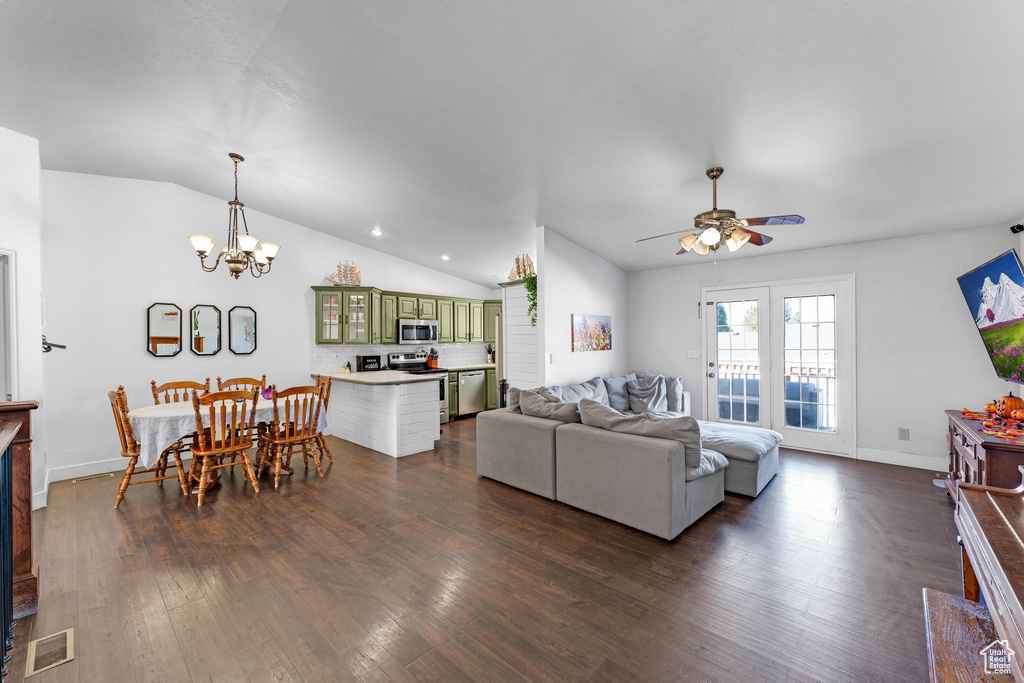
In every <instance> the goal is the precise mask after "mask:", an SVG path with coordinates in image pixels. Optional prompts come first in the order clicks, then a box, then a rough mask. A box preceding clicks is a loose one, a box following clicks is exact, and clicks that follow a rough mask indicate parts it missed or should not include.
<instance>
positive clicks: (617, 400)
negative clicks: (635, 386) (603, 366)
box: [603, 372, 636, 413]
mask: <svg viewBox="0 0 1024 683" xmlns="http://www.w3.org/2000/svg"><path fill="white" fill-rule="evenodd" d="M634 379H636V373H635V372H631V373H629V374H628V375H623V376H622V377H604V378H603V381H604V388H605V390H606V391H607V392H608V405H609V406H611V407H612V408H614V409H615V410H617V411H619V412H620V413H624V412H626V411H627V410H629V392H627V391H626V384H627V383H629V382H630V381H631V380H634Z"/></svg>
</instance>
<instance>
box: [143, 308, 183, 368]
mask: <svg viewBox="0 0 1024 683" xmlns="http://www.w3.org/2000/svg"><path fill="white" fill-rule="evenodd" d="M157 306H173V307H174V308H176V309H178V350H177V351H175V352H174V353H157V352H156V351H155V350H154V349H153V347H154V346H156V345H155V344H153V342H152V341H151V340H152V338H153V337H152V335H151V334H150V333H149V332H150V321H151V318H152V311H153V309H154V308H156V307H157ZM184 342H185V340H184V339H183V338H182V334H181V309H180V308H178V304H172V303H169V302H166V301H157V302H156V303H153V304H150V306H149V308H147V309H146V351H147V352H148V353H149V355H151V356H153V357H154V358H174V357H175V356H177V355H178V354H179V353H181V347H182V346H183V345H184Z"/></svg>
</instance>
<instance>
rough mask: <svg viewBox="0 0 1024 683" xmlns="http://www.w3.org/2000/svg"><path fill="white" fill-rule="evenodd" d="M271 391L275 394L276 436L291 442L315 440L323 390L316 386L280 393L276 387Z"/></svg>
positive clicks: (294, 388) (274, 427)
mask: <svg viewBox="0 0 1024 683" xmlns="http://www.w3.org/2000/svg"><path fill="white" fill-rule="evenodd" d="M271 389H272V390H273V392H274V398H273V401H274V426H273V429H274V431H275V432H276V434H275V435H274V436H275V437H276V438H277V439H284V440H289V441H290V440H295V441H302V440H305V439H311V438H314V437H315V436H316V435H317V433H318V432H319V429H318V428H317V425H318V424H319V422H320V410H321V408H322V406H323V401H324V397H323V388H322V387H319V386H315V385H314V386H304V387H291V388H290V389H285V390H284V391H278V390H277V387H276V386H271Z"/></svg>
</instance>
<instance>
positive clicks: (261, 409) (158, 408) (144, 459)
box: [128, 400, 327, 467]
mask: <svg viewBox="0 0 1024 683" xmlns="http://www.w3.org/2000/svg"><path fill="white" fill-rule="evenodd" d="M128 419H129V420H131V424H132V435H133V436H134V437H135V441H137V442H138V444H139V461H140V462H141V463H142V465H144V466H145V467H152V466H153V465H155V464H156V463H157V460H159V459H160V454H161V453H163V452H164V451H165V450H166V449H167V447H168V446H170V445H171V444H172V443H174V442H175V441H179V440H181V439H183V438H184V437H186V436H188V435H189V434H191V433H193V432H194V431H196V412H195V409H194V408H193V407H192V401H180V402H178V403H162V404H160V405H152V406H143V407H141V408H132V409H131V410H130V411H128ZM209 419H210V414H209V409H207V410H206V411H205V412H204V413H203V423H204V424H206V425H207V426H209ZM273 420H274V404H273V403H272V402H271V401H265V400H260V401H257V403H256V422H273ZM326 428H327V409H326V408H321V410H320V424H319V425H318V429H319V430H320V431H323V430H325V429H326ZM254 432H255V430H254ZM254 436H255V433H254ZM182 455H185V454H184V453H183V454H182Z"/></svg>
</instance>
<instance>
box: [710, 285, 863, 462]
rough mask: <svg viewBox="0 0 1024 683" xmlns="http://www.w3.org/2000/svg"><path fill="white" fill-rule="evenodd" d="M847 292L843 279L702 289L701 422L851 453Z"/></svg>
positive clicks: (849, 305) (851, 330)
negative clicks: (703, 409) (703, 373)
mask: <svg viewBox="0 0 1024 683" xmlns="http://www.w3.org/2000/svg"><path fill="white" fill-rule="evenodd" d="M853 291H854V290H853V282H852V276H843V277H838V278H826V279H822V280H800V281H793V282H784V283H777V284H767V285H763V286H757V287H729V288H714V289H708V290H705V291H704V295H705V306H704V310H705V311H706V312H707V313H708V315H705V316H704V326H705V334H706V339H707V347H706V350H707V353H706V357H705V363H706V368H705V369H706V371H707V372H706V377H707V379H706V402H705V406H706V408H707V411H706V413H705V414H706V415H707V416H708V419H709V420H715V421H720V422H733V423H743V424H748V425H754V426H760V427H768V428H771V429H774V430H776V431H778V432H780V433H782V435H783V437H784V439H785V440H784V442H783V444H784V445H785V446H788V447H791V448H797V449H805V450H813V451H818V452H823V453H837V454H843V455H852V454H853V448H854V432H855V425H854V419H855V410H854V390H853V387H854V367H855V363H854V302H853Z"/></svg>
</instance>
